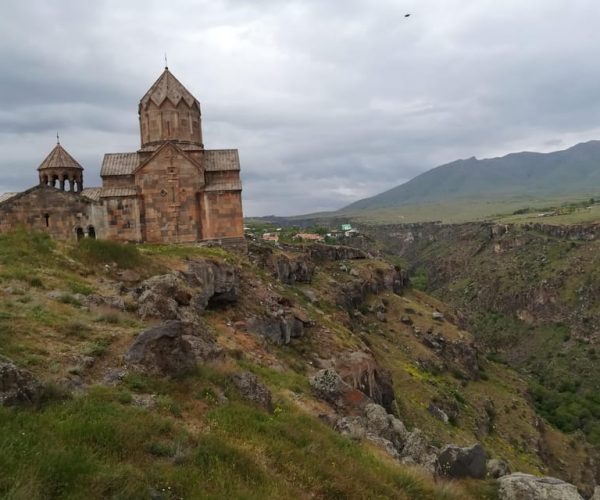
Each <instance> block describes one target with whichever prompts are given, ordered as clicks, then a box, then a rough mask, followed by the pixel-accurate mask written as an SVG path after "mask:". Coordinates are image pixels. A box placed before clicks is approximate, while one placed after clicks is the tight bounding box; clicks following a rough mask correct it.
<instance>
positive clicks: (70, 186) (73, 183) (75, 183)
mask: <svg viewBox="0 0 600 500" xmlns="http://www.w3.org/2000/svg"><path fill="white" fill-rule="evenodd" d="M38 173H39V179H40V184H44V185H47V186H52V187H56V188H59V189H60V190H62V191H72V192H77V193H80V192H81V190H82V189H83V167H82V166H81V165H80V164H79V163H77V161H76V160H75V158H73V157H72V156H71V155H70V154H69V153H67V151H66V150H65V149H64V148H63V147H62V146H61V144H60V141H59V140H58V137H57V141H56V146H54V149H53V150H52V151H50V154H49V155H48V156H46V158H45V159H44V161H43V162H42V163H41V164H40V166H39V167H38Z"/></svg>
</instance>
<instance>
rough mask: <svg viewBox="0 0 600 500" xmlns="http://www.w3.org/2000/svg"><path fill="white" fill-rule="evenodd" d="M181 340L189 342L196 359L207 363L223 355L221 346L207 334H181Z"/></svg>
mask: <svg viewBox="0 0 600 500" xmlns="http://www.w3.org/2000/svg"><path fill="white" fill-rule="evenodd" d="M182 338H183V340H184V341H186V342H187V343H189V344H190V347H191V349H192V353H193V354H194V357H195V358H196V361H201V362H204V363H207V362H209V361H216V360H218V359H222V358H223V357H224V355H225V353H224V351H223V348H222V347H221V346H220V345H219V344H217V342H216V341H215V340H214V339H213V338H212V337H211V336H208V335H202V336H198V335H183V337H182Z"/></svg>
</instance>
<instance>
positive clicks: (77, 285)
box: [69, 281, 94, 295]
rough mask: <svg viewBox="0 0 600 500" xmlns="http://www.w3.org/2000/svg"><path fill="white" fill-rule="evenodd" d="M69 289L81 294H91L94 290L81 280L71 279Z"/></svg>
mask: <svg viewBox="0 0 600 500" xmlns="http://www.w3.org/2000/svg"><path fill="white" fill-rule="evenodd" d="M69 289H70V290H71V293H80V294H81V295H91V294H92V293H93V292H94V290H93V288H91V287H90V286H88V285H86V284H85V283H81V282H79V281H71V282H70V283H69Z"/></svg>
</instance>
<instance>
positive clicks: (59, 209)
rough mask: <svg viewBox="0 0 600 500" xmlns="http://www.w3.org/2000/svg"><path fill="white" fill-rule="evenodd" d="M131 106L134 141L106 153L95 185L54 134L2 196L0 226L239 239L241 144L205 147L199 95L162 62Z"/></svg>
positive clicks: (128, 237)
mask: <svg viewBox="0 0 600 500" xmlns="http://www.w3.org/2000/svg"><path fill="white" fill-rule="evenodd" d="M138 114H139V121H140V138H141V147H140V149H138V150H137V151H135V152H131V153H107V154H105V155H104V160H103V162H102V169H101V171H100V176H101V178H102V187H84V185H83V167H82V166H81V165H80V164H79V163H78V162H77V160H76V159H75V158H73V157H72V156H71V155H70V154H69V153H68V152H67V151H66V150H65V149H64V148H63V146H62V145H61V144H60V143H59V142H57V144H56V146H55V147H54V149H53V150H52V151H51V152H50V154H49V155H48V156H47V157H46V159H45V160H44V161H42V163H41V164H40V166H39V167H38V169H37V170H38V175H39V183H38V184H37V185H36V186H34V187H32V188H30V189H28V190H26V191H24V192H21V193H5V194H3V195H0V232H5V231H9V230H11V229H14V228H16V227H18V226H25V227H28V228H32V229H39V230H43V231H47V232H48V233H50V234H51V235H52V236H53V237H54V238H57V239H61V240H71V239H79V238H83V237H93V238H103V239H108V240H118V241H129V242H150V243H192V242H199V241H210V240H213V241H214V240H217V241H221V242H222V243H224V244H226V243H228V242H231V243H235V242H237V241H241V240H242V239H243V235H244V233H243V215H242V198H241V193H242V185H241V181H240V161H239V157H238V151H237V150H236V149H218V150H209V149H204V143H203V140H202V121H201V112H200V103H199V102H198V100H197V99H196V98H195V97H194V96H193V95H192V94H191V93H190V92H189V91H188V90H187V89H186V88H185V87H184V86H183V85H182V84H181V83H180V82H179V80H177V79H176V78H175V77H174V76H173V74H172V73H171V72H170V71H169V69H168V68H165V70H164V72H163V73H162V75H160V77H159V78H158V80H157V81H156V82H155V83H154V85H152V87H150V90H148V92H146V94H145V95H144V97H142V100H141V101H140V104H139V108H138Z"/></svg>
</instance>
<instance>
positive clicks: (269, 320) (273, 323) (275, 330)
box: [247, 309, 309, 344]
mask: <svg viewBox="0 0 600 500" xmlns="http://www.w3.org/2000/svg"><path fill="white" fill-rule="evenodd" d="M308 324H309V323H308V322H305V321H302V320H300V319H298V318H297V317H296V315H294V314H293V313H292V312H289V311H284V310H283V309H282V310H281V314H275V315H274V317H254V318H250V319H249V320H248V322H247V329H248V331H249V332H250V333H255V334H258V335H262V336H263V337H266V338H267V339H269V340H270V341H271V342H273V343H275V344H289V342H290V340H291V339H293V338H298V337H302V335H304V328H305V326H308Z"/></svg>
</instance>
